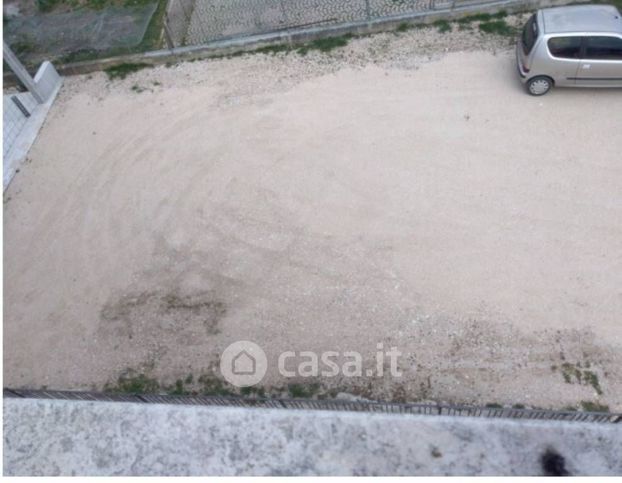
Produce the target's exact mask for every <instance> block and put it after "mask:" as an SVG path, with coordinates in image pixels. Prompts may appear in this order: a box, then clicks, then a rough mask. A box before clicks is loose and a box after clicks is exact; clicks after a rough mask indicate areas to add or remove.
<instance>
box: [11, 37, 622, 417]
mask: <svg viewBox="0 0 622 483" xmlns="http://www.w3.org/2000/svg"><path fill="white" fill-rule="evenodd" d="M458 49H459V51H457V50H458ZM620 112H622V96H621V95H620V92H618V91H605V90H603V91H595V90H561V89H560V90H557V91H554V92H552V93H551V94H549V95H547V96H545V97H543V98H532V97H529V96H527V95H526V94H525V93H524V92H523V90H522V86H521V85H520V83H519V82H518V80H517V78H516V75H515V67H514V64H513V53H512V52H511V51H510V50H509V44H508V39H505V38H498V37H492V36H491V37H483V36H482V34H479V33H477V32H476V31H468V30H463V31H458V30H457V28H455V31H454V32H453V33H447V34H441V33H438V32H436V31H435V30H434V29H417V30H411V31H409V32H406V33H403V34H400V35H396V34H382V35H376V36H373V37H368V38H363V39H359V40H355V41H353V42H351V44H350V45H349V46H348V47H346V48H343V49H340V50H337V51H334V52H333V53H331V54H329V55H325V54H320V53H317V52H311V53H309V54H308V55H306V56H301V55H298V54H294V53H292V54H278V55H275V56H269V55H263V54H256V55H248V56H243V57H238V58H234V59H221V60H213V61H203V62H193V63H185V64H180V65H177V66H173V67H170V68H167V67H164V66H163V67H159V68H155V69H149V70H143V71H141V72H139V73H136V74H134V75H132V76H130V77H128V78H127V79H125V80H123V81H114V82H110V81H108V80H107V78H106V76H105V75H104V74H97V75H93V76H90V77H74V78H69V79H67V80H66V83H65V86H64V87H63V90H62V92H61V94H60V97H59V99H58V102H57V103H56V105H55V106H54V107H53V109H52V111H51V114H50V116H49V118H48V121H47V122H46V125H45V126H44V128H43V130H42V132H41V134H40V136H39V139H38V140H37V142H36V144H35V146H34V147H33V149H32V150H31V154H30V160H29V162H28V163H27V164H26V165H25V166H23V168H22V169H21V171H20V173H18V175H17V176H16V177H15V179H14V181H13V182H12V184H11V186H10V187H9V189H8V191H7V192H6V193H5V201H4V209H5V211H4V216H5V218H4V243H5V252H4V263H5V279H4V280H5V292H4V303H5V309H4V341H5V342H4V384H5V386H14V387H15V386H18V387H23V386H27V387H41V386H47V387H50V388H59V389H60V388H63V389H68V388H71V389H89V388H92V389H101V388H102V387H103V386H104V384H106V383H114V382H115V381H116V380H117V378H118V377H119V375H120V374H123V373H124V371H127V370H129V369H131V370H133V371H135V373H141V372H142V373H145V374H146V375H147V376H148V377H153V378H155V379H157V380H158V381H159V382H160V384H161V385H162V386H166V385H171V384H173V383H174V382H175V381H176V380H177V379H180V378H186V376H188V375H189V374H192V376H193V377H192V379H193V381H194V382H193V383H192V384H197V383H196V381H197V380H198V379H199V377H200V376H203V383H204V384H206V383H205V381H206V380H209V379H210V378H211V377H213V376H214V370H215V368H216V365H217V361H218V356H219V354H220V352H221V351H222V350H223V349H224V348H225V347H226V346H227V345H228V344H229V343H231V342H233V341H235V340H240V339H248V340H253V341H255V342H257V343H258V344H259V345H261V346H262V347H263V349H264V350H265V351H266V353H267V354H268V359H269V361H270V364H271V365H270V369H269V371H268V374H267V376H266V378H265V380H264V385H265V387H267V388H268V389H269V388H271V387H280V386H282V385H284V384H286V383H288V382H291V381H288V380H284V378H282V377H280V376H279V375H278V373H277V371H276V362H275V361H276V358H277V355H278V354H279V353H280V352H282V351H284V350H293V351H301V350H313V351H322V350H337V351H349V350H350V351H351V350H356V351H360V352H361V353H362V354H363V356H364V357H365V360H366V361H368V360H371V361H373V357H374V354H375V351H376V345H377V343H380V342H382V343H383V344H384V347H385V348H388V347H390V346H396V347H398V348H399V350H400V351H401V352H402V353H403V354H404V356H403V357H402V358H401V359H400V367H401V369H402V370H403V376H402V377H401V378H399V379H391V378H389V377H383V378H365V377H363V378H354V379H323V380H320V381H314V380H305V381H304V382H305V383H308V384H310V383H313V382H319V383H320V384H321V388H319V389H317V388H314V389H313V390H312V391H313V392H326V391H329V390H330V391H334V392H337V391H345V392H349V393H354V394H359V395H363V396H365V397H379V398H390V399H396V400H404V399H408V400H442V401H452V402H465V403H481V404H486V403H500V404H515V403H520V404H525V405H530V406H545V407H558V408H559V407H564V406H569V405H571V406H574V407H577V406H579V405H580V404H581V402H582V401H590V402H595V403H598V404H605V405H608V406H609V407H610V408H612V409H618V410H620V409H622V376H621V375H620V372H619V368H620V367H621V364H622V352H621V347H622V338H621V335H622V329H621V328H620V318H621V316H622V190H621V189H620V186H622V165H621V163H620V159H621V156H620V152H621V150H622V137H621V136H620V129H621V128H622V116H620V115H619V113H620ZM206 378H207V379H206ZM193 387H194V386H193Z"/></svg>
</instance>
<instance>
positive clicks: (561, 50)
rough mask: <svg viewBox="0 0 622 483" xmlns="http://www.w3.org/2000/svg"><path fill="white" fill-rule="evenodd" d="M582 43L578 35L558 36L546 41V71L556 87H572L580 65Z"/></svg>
mask: <svg viewBox="0 0 622 483" xmlns="http://www.w3.org/2000/svg"><path fill="white" fill-rule="evenodd" d="M582 43H583V39H582V37H581V36H580V35H558V36H553V37H550V38H549V39H548V41H547V47H548V49H549V59H548V60H547V62H546V70H547V72H548V73H549V75H550V76H551V77H553V79H555V84H556V85H558V86H564V85H574V83H575V79H576V77H577V71H578V70H579V65H580V64H581V46H582Z"/></svg>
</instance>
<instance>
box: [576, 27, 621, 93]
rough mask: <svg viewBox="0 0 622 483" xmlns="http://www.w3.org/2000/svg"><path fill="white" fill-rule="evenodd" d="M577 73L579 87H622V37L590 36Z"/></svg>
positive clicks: (585, 38)
mask: <svg viewBox="0 0 622 483" xmlns="http://www.w3.org/2000/svg"><path fill="white" fill-rule="evenodd" d="M582 57H583V58H582V59H581V64H580V66H579V71H578V72H577V85H581V86H588V87H622V37H618V36H614V35H590V36H587V37H584V49H583V55H582Z"/></svg>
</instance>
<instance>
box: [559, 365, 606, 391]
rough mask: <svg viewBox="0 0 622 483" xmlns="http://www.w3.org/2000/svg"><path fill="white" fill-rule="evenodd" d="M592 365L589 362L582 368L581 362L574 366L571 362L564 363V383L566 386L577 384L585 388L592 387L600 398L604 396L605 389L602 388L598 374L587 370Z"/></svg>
mask: <svg viewBox="0 0 622 483" xmlns="http://www.w3.org/2000/svg"><path fill="white" fill-rule="evenodd" d="M590 365H591V364H590V363H589V362H585V363H584V366H585V368H582V367H581V363H580V362H577V363H576V364H574V365H573V364H570V363H569V362H564V363H563V364H562V366H561V373H562V377H563V378H564V382H565V383H566V384H572V383H573V382H575V383H577V384H582V385H584V386H592V388H593V389H594V391H596V394H598V395H599V396H600V395H602V394H603V389H602V387H601V386H600V380H599V379H598V374H596V373H595V372H594V371H591V370H589V369H587V368H589V367H590Z"/></svg>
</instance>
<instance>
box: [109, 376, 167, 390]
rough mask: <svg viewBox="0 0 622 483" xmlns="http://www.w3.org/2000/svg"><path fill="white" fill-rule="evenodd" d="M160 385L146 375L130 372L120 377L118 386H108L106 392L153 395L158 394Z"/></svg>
mask: <svg viewBox="0 0 622 483" xmlns="http://www.w3.org/2000/svg"><path fill="white" fill-rule="evenodd" d="M159 389H160V384H159V383H158V381H156V380H155V379H152V378H150V377H147V376H146V375H145V374H143V373H140V374H136V373H135V372H134V371H128V372H126V373H125V374H122V375H120V376H119V379H118V380H117V384H116V385H111V384H106V385H105V386H104V391H105V392H117V393H124V394H153V393H156V392H158V391H159Z"/></svg>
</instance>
